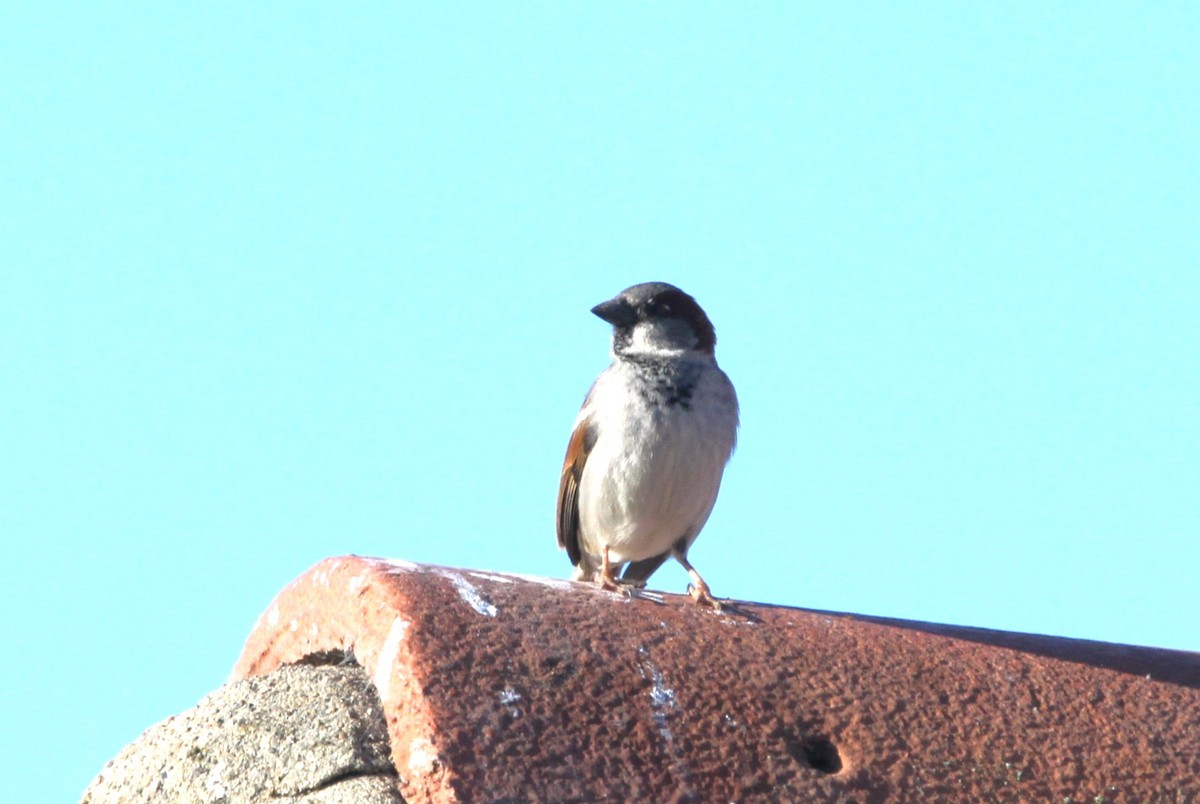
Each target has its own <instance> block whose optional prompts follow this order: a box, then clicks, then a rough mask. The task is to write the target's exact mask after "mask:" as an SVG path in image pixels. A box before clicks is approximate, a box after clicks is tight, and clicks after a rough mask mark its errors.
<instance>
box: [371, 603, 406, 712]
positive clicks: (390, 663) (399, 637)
mask: <svg viewBox="0 0 1200 804" xmlns="http://www.w3.org/2000/svg"><path fill="white" fill-rule="evenodd" d="M409 625H410V623H409V622H408V620H406V619H404V618H403V617H397V618H396V619H395V620H393V621H392V627H391V628H390V629H389V630H388V635H387V638H386V639H384V640H383V647H381V648H380V649H379V661H378V662H376V664H375V678H374V681H375V689H376V690H378V691H379V697H380V698H381V699H382V700H384V701H386V700H387V697H388V688H389V687H390V686H391V683H392V668H393V667H394V666H395V665H396V658H397V656H398V655H399V653H400V643H401V642H403V641H404V636H405V634H407V633H408V626H409Z"/></svg>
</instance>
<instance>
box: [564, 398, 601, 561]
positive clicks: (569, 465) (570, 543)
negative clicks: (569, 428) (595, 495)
mask: <svg viewBox="0 0 1200 804" xmlns="http://www.w3.org/2000/svg"><path fill="white" fill-rule="evenodd" d="M595 444H596V428H595V427H594V426H593V425H592V423H591V421H590V420H588V419H584V420H583V421H581V422H579V424H578V425H576V427H575V431H574V432H573V433H571V440H570V441H569V442H568V443H567V457H566V460H564V461H563V469H562V478H561V479H560V480H559V482H558V520H557V521H558V546H559V547H565V548H566V549H567V555H568V556H570V558H571V563H572V564H573V565H575V566H578V565H579V560H580V558H581V557H582V555H583V551H582V549H581V548H580V546H579V479H580V478H581V477H582V476H583V465H584V464H585V463H586V462H587V456H588V454H589V453H590V452H591V451H592V447H593V446H595Z"/></svg>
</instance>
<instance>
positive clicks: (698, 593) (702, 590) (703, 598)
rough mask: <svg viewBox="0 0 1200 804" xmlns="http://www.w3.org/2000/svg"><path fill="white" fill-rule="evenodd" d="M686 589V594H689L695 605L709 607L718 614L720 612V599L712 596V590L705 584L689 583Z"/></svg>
mask: <svg viewBox="0 0 1200 804" xmlns="http://www.w3.org/2000/svg"><path fill="white" fill-rule="evenodd" d="M687 591H688V595H689V596H691V598H692V600H693V601H695V603H696V605H697V606H703V607H705V608H710V609H712V610H713V611H715V612H717V613H718V614H719V613H720V612H721V610H722V608H723V607H722V605H721V601H719V600H717V599H716V598H715V597H713V596H712V592H710V591H709V590H708V585H707V584H705V585H699V586H698V585H696V584H691V583H689V584H688V588H687Z"/></svg>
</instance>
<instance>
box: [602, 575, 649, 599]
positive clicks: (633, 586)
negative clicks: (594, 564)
mask: <svg viewBox="0 0 1200 804" xmlns="http://www.w3.org/2000/svg"><path fill="white" fill-rule="evenodd" d="M595 584H596V588H597V589H603V590H604V591H605V592H620V593H621V594H623V595H625V597H634V596H635V594H636V592H637V590H638V589H641V588H642V587H644V586H645V585H646V582H645V581H627V580H624V579H623V578H615V577H613V576H612V575H605V574H604V573H600V574H599V575H597V576H596V579H595Z"/></svg>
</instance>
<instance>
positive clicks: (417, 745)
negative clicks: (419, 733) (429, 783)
mask: <svg viewBox="0 0 1200 804" xmlns="http://www.w3.org/2000/svg"><path fill="white" fill-rule="evenodd" d="M440 762H441V760H440V759H439V758H438V752H437V749H436V748H434V747H433V743H432V742H431V741H430V740H429V738H428V737H415V738H413V741H412V742H411V743H409V744H408V769H409V770H410V771H412V773H413V774H414V775H417V776H425V775H427V774H430V773H433V772H434V771H435V770H437V768H438V765H439V764H440Z"/></svg>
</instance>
